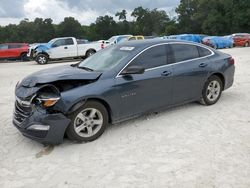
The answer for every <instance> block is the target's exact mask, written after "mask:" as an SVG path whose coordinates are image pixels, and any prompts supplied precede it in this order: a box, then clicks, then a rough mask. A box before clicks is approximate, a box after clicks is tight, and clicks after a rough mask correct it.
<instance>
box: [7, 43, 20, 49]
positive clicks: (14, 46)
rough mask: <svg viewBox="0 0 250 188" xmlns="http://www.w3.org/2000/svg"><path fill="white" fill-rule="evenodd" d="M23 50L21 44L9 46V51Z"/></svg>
mask: <svg viewBox="0 0 250 188" xmlns="http://www.w3.org/2000/svg"><path fill="white" fill-rule="evenodd" d="M15 48H22V45H21V44H11V45H9V49H15Z"/></svg>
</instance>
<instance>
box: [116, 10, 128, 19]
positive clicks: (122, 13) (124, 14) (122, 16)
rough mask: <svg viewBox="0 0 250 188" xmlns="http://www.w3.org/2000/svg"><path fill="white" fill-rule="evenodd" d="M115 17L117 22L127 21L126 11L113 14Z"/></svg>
mask: <svg viewBox="0 0 250 188" xmlns="http://www.w3.org/2000/svg"><path fill="white" fill-rule="evenodd" d="M115 16H116V17H118V19H119V20H126V19H127V11H126V10H122V11H121V12H117V13H116V14H115Z"/></svg>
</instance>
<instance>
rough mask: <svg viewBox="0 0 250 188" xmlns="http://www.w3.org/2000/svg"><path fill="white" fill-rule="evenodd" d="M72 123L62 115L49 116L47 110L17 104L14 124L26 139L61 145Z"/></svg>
mask: <svg viewBox="0 0 250 188" xmlns="http://www.w3.org/2000/svg"><path fill="white" fill-rule="evenodd" d="M69 123H70V119H68V118H67V117H66V116H65V115H63V114H62V113H54V114H48V113H47V112H46V110H42V109H36V108H31V107H27V106H22V104H20V103H19V102H18V101H16V102H15V110H14V115H13V124H14V125H15V127H16V128H17V129H18V130H19V131H20V132H21V133H22V134H23V135H24V136H26V137H28V138H30V139H32V140H36V141H38V142H41V143H43V144H53V145H55V144H60V143H62V142H63V138H64V134H65V130H66V128H67V127H68V125H69Z"/></svg>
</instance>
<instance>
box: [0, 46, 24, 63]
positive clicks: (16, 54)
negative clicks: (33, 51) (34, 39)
mask: <svg viewBox="0 0 250 188" xmlns="http://www.w3.org/2000/svg"><path fill="white" fill-rule="evenodd" d="M28 49H29V44H26V43H5V44H0V59H20V60H22V61H26V60H27V53H28Z"/></svg>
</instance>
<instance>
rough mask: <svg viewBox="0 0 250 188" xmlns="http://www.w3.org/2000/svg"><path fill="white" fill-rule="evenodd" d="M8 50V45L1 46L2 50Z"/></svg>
mask: <svg viewBox="0 0 250 188" xmlns="http://www.w3.org/2000/svg"><path fill="white" fill-rule="evenodd" d="M7 49H8V45H7V44H2V45H0V50H7Z"/></svg>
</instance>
